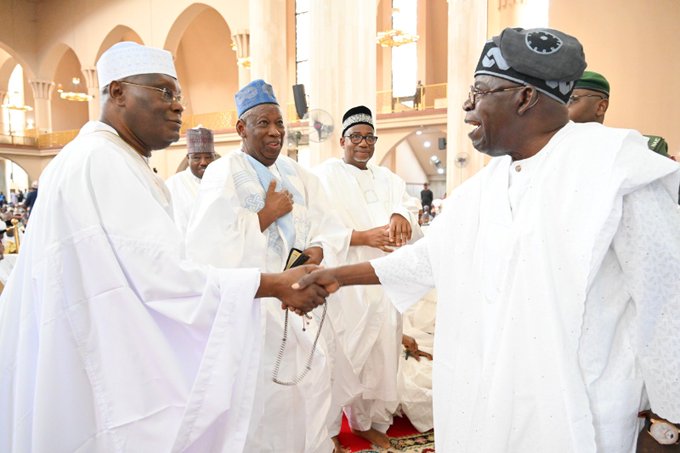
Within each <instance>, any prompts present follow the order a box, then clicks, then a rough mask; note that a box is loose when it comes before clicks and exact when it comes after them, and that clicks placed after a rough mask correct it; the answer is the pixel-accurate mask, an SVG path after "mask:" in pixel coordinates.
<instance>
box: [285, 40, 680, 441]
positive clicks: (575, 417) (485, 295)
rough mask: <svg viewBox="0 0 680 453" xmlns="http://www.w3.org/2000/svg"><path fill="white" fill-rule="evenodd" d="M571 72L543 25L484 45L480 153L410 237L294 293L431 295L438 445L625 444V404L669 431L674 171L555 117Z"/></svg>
mask: <svg viewBox="0 0 680 453" xmlns="http://www.w3.org/2000/svg"><path fill="white" fill-rule="evenodd" d="M585 66H586V64H585V59H584V55H583V50H582V47H581V45H580V43H579V42H578V41H577V40H576V39H575V38H574V37H572V36H569V35H567V34H565V33H562V32H560V31H557V30H552V29H531V30H523V29H512V28H507V29H505V30H503V32H502V33H501V34H500V35H499V36H495V37H494V38H493V39H492V40H490V41H489V42H487V43H486V46H485V47H484V50H483V52H482V55H481V58H480V60H479V63H478V65H477V69H476V71H475V79H474V85H473V86H472V87H471V88H470V94H469V97H468V99H467V100H465V102H464V104H463V109H464V110H465V112H466V117H465V122H466V123H467V124H469V125H471V126H472V130H471V131H470V133H469V134H468V135H469V137H470V139H471V140H472V143H473V145H474V147H475V148H476V149H477V150H479V151H481V152H483V153H485V154H487V155H489V156H492V157H494V158H493V159H491V161H490V162H489V163H488V165H486V167H484V168H483V169H482V170H481V171H480V172H479V173H478V174H476V175H475V176H474V177H472V178H470V179H469V180H468V181H466V182H465V183H464V184H462V185H461V186H460V187H458V188H457V189H456V190H455V191H454V192H453V193H451V195H450V196H449V197H448V198H447V200H446V203H447V204H446V209H445V210H444V211H443V213H442V215H440V216H437V218H436V219H435V221H434V222H433V223H432V225H431V226H430V227H429V230H428V234H427V235H426V236H425V237H424V238H423V239H421V240H420V241H418V242H417V243H416V244H414V245H412V246H411V245H409V246H405V247H402V248H400V249H399V250H397V251H395V252H393V253H391V254H390V255H388V256H386V257H383V258H378V259H375V260H372V261H370V262H367V263H360V264H355V265H351V266H344V267H340V268H336V269H324V270H320V271H317V272H314V273H312V274H309V275H308V276H305V277H303V279H302V280H301V281H300V282H299V284H298V285H299V287H301V288H303V287H305V285H306V284H307V283H310V282H316V283H319V284H323V285H324V286H325V287H326V289H327V290H329V291H333V290H335V289H337V288H338V287H340V286H345V285H350V284H375V283H381V284H382V285H383V288H384V289H385V290H386V293H387V295H388V297H390V300H391V301H392V302H393V303H394V304H395V305H396V306H397V307H398V308H399V309H400V310H405V309H406V308H408V307H409V306H410V305H411V304H413V303H415V302H416V301H417V300H418V299H419V298H420V297H421V296H422V295H423V294H425V293H426V292H427V291H428V290H429V289H430V288H432V287H435V288H436V289H437V294H438V298H439V299H438V303H437V332H436V334H435V347H434V349H435V362H434V370H433V406H434V424H435V433H436V450H437V451H445V452H454V453H455V452H469V451H478V452H500V451H507V452H529V451H531V452H538V451H541V452H543V451H555V452H579V453H581V452H590V453H595V452H632V451H635V444H636V440H637V437H638V433H639V431H640V429H641V427H642V420H641V419H640V418H638V411H640V410H641V409H645V408H648V407H650V405H651V408H652V409H653V410H654V412H656V413H657V414H659V415H660V416H661V417H663V418H665V419H667V420H670V421H672V422H674V423H678V422H680V385H678V370H679V369H680V356H678V354H677V353H675V351H676V350H677V349H678V347H680V335H679V334H678V332H680V317H678V316H677V315H676V313H679V312H680V280H679V279H678V278H677V276H676V275H674V272H675V270H677V269H680V235H678V231H680V211H679V210H678V209H677V207H676V206H675V203H676V202H677V187H678V183H679V182H680V167H679V166H678V165H677V164H676V163H675V162H673V161H671V160H670V159H665V158H663V157H661V156H659V155H657V154H655V153H650V152H648V151H647V140H646V139H645V138H644V137H643V136H642V135H641V134H640V133H638V132H636V131H632V130H624V129H613V128H609V127H604V126H602V125H601V124H598V123H592V122H591V123H583V124H576V123H573V122H570V121H569V117H568V111H567V106H566V103H567V101H568V99H569V96H570V95H571V94H572V89H573V87H574V83H575V82H576V80H578V79H579V77H580V76H581V74H582V72H583V70H584V68H585ZM661 423H662V422H659V421H655V422H654V423H653V424H652V426H651V427H650V431H652V432H654V433H655V432H656V431H661V432H662V434H663V433H665V434H664V436H665V437H664V436H661V437H659V441H660V442H664V443H673V442H676V441H677V438H678V436H677V434H678V430H677V427H674V426H673V425H672V424H669V423H665V424H663V425H662V424H661ZM673 430H675V431H673ZM645 436H646V434H645Z"/></svg>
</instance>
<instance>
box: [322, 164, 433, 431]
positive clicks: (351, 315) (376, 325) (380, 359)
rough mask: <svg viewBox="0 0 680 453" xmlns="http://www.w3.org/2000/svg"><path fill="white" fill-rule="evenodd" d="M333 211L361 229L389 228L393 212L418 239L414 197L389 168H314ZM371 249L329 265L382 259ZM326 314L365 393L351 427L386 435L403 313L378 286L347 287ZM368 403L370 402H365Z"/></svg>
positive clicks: (358, 249) (351, 411)
mask: <svg viewBox="0 0 680 453" xmlns="http://www.w3.org/2000/svg"><path fill="white" fill-rule="evenodd" d="M314 171H315V173H316V174H317V175H318V176H319V179H320V180H321V181H322V183H323V186H324V188H325V189H326V193H327V195H328V197H329V198H330V199H332V200H333V207H334V209H335V211H336V212H337V214H338V215H339V216H340V218H341V220H342V223H343V225H344V226H345V227H347V228H348V229H352V230H357V231H363V230H368V229H371V228H375V227H379V226H383V225H387V224H389V222H390V217H391V216H392V214H400V215H402V216H403V217H404V218H405V219H406V220H408V221H409V222H410V223H411V226H412V228H413V241H415V240H417V239H419V238H420V237H422V233H421V231H420V227H419V226H418V217H417V215H414V214H413V213H412V210H411V208H413V201H412V197H410V196H409V195H408V193H407V192H406V184H405V183H404V181H403V180H402V179H401V178H400V177H399V176H397V175H395V174H394V173H392V172H391V171H390V170H389V169H387V168H385V167H380V166H377V165H373V164H371V163H370V162H369V163H368V165H367V169H366V170H361V169H359V168H357V167H355V166H353V165H348V164H346V163H345V162H344V161H342V160H341V159H337V158H332V159H329V160H327V161H325V162H324V163H322V164H321V165H319V166H318V167H317V168H315V170H314ZM385 254H386V252H383V251H381V250H380V249H377V248H375V247H367V246H352V247H350V248H349V249H348V250H347V253H346V254H345V255H344V256H338V257H337V259H338V260H337V262H333V263H329V264H332V265H342V264H351V263H358V262H362V261H368V260H370V259H373V258H377V257H380V256H384V255H385ZM329 314H330V317H331V320H332V322H333V327H334V328H335V331H336V332H337V334H338V336H339V338H340V342H341V343H342V345H343V347H344V348H345V351H346V354H347V357H348V358H349V359H350V361H351V362H352V367H353V369H354V372H355V373H356V375H357V376H358V377H359V379H360V381H361V383H362V385H363V392H362V395H361V399H363V400H365V401H363V402H362V401H361V399H360V400H357V401H355V402H353V404H351V405H350V406H349V407H348V408H347V411H346V413H347V417H348V421H349V422H350V426H351V427H352V428H353V429H358V430H361V431H366V430H368V429H370V428H371V426H372V425H375V426H374V427H376V428H378V429H380V430H382V431H384V430H386V429H387V428H388V427H389V425H390V424H391V423H392V414H393V413H394V412H395V411H396V409H397V405H398V396H397V368H398V365H399V352H400V351H401V315H400V314H399V312H398V311H397V310H396V309H395V308H394V306H393V305H392V304H391V303H390V301H389V300H388V299H387V297H386V296H385V292H384V290H383V289H382V288H381V287H380V286H349V287H346V288H342V289H340V291H338V292H337V293H336V294H334V295H332V296H331V297H330V298H329ZM369 401H370V402H369Z"/></svg>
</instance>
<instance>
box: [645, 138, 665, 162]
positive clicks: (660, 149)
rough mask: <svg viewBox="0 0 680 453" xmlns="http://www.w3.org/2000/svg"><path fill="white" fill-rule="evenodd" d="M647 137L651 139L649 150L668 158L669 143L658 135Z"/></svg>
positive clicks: (648, 144)
mask: <svg viewBox="0 0 680 453" xmlns="http://www.w3.org/2000/svg"><path fill="white" fill-rule="evenodd" d="M645 137H647V138H649V141H648V142H647V146H648V147H649V149H651V150H652V151H654V152H655V153H659V154H661V155H662V156H666V157H668V143H666V140H664V139H663V137H659V136H658V135H645Z"/></svg>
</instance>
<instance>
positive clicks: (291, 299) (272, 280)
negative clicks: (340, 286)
mask: <svg viewBox="0 0 680 453" xmlns="http://www.w3.org/2000/svg"><path fill="white" fill-rule="evenodd" d="M316 269H318V266H313V265H305V266H298V267H294V268H292V269H288V270H287V271H285V272H281V273H279V274H262V276H261V277H260V288H259V289H258V291H257V294H256V297H276V298H277V299H279V300H280V301H281V308H283V309H290V310H292V311H294V312H295V313H297V314H298V315H303V314H305V313H307V312H309V311H311V310H313V309H315V308H316V307H318V306H319V305H321V304H323V303H324V302H325V301H326V297H328V291H326V290H325V289H324V288H323V287H322V286H319V285H316V284H311V285H309V286H307V287H305V288H304V289H301V290H299V289H294V288H293V283H295V282H297V281H299V280H300V279H301V278H302V277H303V276H305V275H307V274H309V273H310V272H313V271H314V270H316Z"/></svg>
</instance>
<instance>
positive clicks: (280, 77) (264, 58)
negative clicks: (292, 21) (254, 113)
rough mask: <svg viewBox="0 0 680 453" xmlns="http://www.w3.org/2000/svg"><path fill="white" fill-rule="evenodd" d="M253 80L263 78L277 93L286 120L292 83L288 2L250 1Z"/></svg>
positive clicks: (251, 71)
mask: <svg viewBox="0 0 680 453" xmlns="http://www.w3.org/2000/svg"><path fill="white" fill-rule="evenodd" d="M249 11H250V19H249V25H250V39H249V42H250V77H251V78H252V80H255V79H263V80H265V81H266V82H268V83H270V84H271V85H272V86H273V87H274V94H275V95H276V99H277V100H278V101H279V104H280V105H281V110H282V111H283V114H284V120H285V121H287V120H288V118H285V116H286V111H287V105H288V99H289V98H290V97H292V88H291V87H292V83H290V82H289V80H288V69H287V68H288V66H287V60H286V58H287V48H286V42H287V39H286V0H250V2H249ZM240 77H241V74H240V71H239V81H240Z"/></svg>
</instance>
